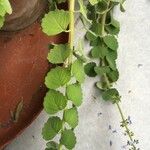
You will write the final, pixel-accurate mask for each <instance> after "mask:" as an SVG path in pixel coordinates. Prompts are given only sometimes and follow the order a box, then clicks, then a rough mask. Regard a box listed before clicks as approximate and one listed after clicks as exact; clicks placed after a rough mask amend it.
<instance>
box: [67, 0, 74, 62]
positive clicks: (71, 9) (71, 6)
mask: <svg viewBox="0 0 150 150" xmlns="http://www.w3.org/2000/svg"><path fill="white" fill-rule="evenodd" d="M74 9H75V0H70V1H69V13H70V25H69V30H70V33H69V41H68V43H69V46H70V49H71V54H70V57H69V60H68V63H69V64H71V63H72V56H73V49H74V33H75V18H74Z"/></svg>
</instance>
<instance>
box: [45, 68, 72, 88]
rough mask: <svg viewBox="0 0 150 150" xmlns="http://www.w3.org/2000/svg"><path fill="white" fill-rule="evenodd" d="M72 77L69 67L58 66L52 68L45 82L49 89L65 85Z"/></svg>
mask: <svg viewBox="0 0 150 150" xmlns="http://www.w3.org/2000/svg"><path fill="white" fill-rule="evenodd" d="M70 79H71V73H70V69H69V68H63V67H56V68H54V69H51V71H50V72H49V73H48V74H47V76H46V78H45V84H46V86H47V87H48V88H49V89H56V88H59V87H61V86H64V85H65V84H66V83H67V82H69V81H70Z"/></svg>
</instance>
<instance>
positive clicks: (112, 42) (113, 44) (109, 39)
mask: <svg viewBox="0 0 150 150" xmlns="http://www.w3.org/2000/svg"><path fill="white" fill-rule="evenodd" d="M103 39H104V43H105V44H106V45H107V46H108V47H109V48H110V49H112V50H114V51H116V50H117V49H118V42H117V39H116V38H115V37H114V36H112V35H107V36H105V37H104V38H103Z"/></svg>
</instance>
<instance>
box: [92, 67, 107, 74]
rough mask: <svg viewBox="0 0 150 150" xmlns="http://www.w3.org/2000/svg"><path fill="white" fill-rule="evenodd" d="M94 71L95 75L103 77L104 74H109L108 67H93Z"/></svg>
mask: <svg viewBox="0 0 150 150" xmlns="http://www.w3.org/2000/svg"><path fill="white" fill-rule="evenodd" d="M94 70H95V72H96V73H97V75H103V74H105V73H109V72H110V68H109V66H101V67H95V68H94Z"/></svg>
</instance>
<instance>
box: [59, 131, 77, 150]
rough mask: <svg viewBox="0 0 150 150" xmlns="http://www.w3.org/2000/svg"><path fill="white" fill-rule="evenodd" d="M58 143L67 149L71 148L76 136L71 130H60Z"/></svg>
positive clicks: (73, 145)
mask: <svg viewBox="0 0 150 150" xmlns="http://www.w3.org/2000/svg"><path fill="white" fill-rule="evenodd" d="M60 143H61V144H62V145H64V146H65V147H66V148H67V149H73V148H74V147H75V144H76V136H75V134H74V132H73V131H72V130H65V131H63V132H62V135H61V139H60Z"/></svg>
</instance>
